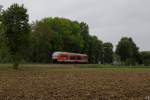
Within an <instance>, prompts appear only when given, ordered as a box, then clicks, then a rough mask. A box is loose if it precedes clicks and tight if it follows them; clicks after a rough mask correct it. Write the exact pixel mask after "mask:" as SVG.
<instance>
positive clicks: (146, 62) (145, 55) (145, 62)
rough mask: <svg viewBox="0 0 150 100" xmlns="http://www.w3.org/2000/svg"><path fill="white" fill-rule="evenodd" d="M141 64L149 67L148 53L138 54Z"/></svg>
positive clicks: (149, 52) (149, 54)
mask: <svg viewBox="0 0 150 100" xmlns="http://www.w3.org/2000/svg"><path fill="white" fill-rule="evenodd" d="M140 57H141V64H143V65H145V66H148V65H150V51H142V52H140Z"/></svg>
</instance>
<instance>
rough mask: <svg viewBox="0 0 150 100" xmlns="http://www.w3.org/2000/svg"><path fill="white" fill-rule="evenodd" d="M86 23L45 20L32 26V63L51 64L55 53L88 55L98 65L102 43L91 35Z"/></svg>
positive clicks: (56, 19)
mask: <svg viewBox="0 0 150 100" xmlns="http://www.w3.org/2000/svg"><path fill="white" fill-rule="evenodd" d="M88 30H89V28H88V25H87V24H86V23H83V22H81V23H79V22H77V21H71V20H69V19H65V18H58V17H55V18H51V17H50V18H44V19H43V20H41V21H37V22H35V23H33V24H32V33H31V41H32V42H31V50H30V51H32V52H31V55H30V58H31V60H30V61H33V62H42V63H48V62H50V58H51V54H52V53H53V52H55V51H66V52H77V53H86V54H88V55H89V61H90V63H98V62H99V61H100V60H101V55H102V41H100V40H98V39H97V37H96V36H90V35H89V31H88Z"/></svg>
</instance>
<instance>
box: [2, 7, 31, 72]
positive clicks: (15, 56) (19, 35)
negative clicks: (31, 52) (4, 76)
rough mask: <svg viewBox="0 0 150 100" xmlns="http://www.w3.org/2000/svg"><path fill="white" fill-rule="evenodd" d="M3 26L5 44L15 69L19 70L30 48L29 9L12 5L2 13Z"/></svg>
mask: <svg viewBox="0 0 150 100" xmlns="http://www.w3.org/2000/svg"><path fill="white" fill-rule="evenodd" d="M2 24H3V30H4V37H5V41H6V42H5V43H6V45H7V47H8V50H9V53H10V54H11V57H12V61H13V63H14V68H15V69H17V68H18V64H19V62H20V61H21V59H22V58H23V56H24V54H25V52H26V48H27V47H28V46H27V45H28V39H29V38H28V37H29V32H30V26H29V24H28V14H27V9H25V8H24V6H23V5H22V6H19V5H18V4H13V5H11V6H10V7H9V8H8V9H6V10H4V11H3V12H2Z"/></svg>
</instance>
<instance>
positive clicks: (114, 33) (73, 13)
mask: <svg viewBox="0 0 150 100" xmlns="http://www.w3.org/2000/svg"><path fill="white" fill-rule="evenodd" d="M13 3H19V4H24V5H25V7H26V8H27V9H28V13H29V15H30V22H31V21H35V20H40V19H42V18H44V17H49V16H50V17H56V16H59V17H65V18H69V19H71V20H77V21H80V22H81V21H84V22H86V23H87V24H88V25H89V27H90V34H91V35H96V36H98V38H99V39H100V40H102V41H104V42H107V41H110V42H112V43H113V44H114V46H116V44H117V43H118V41H119V40H120V38H121V37H123V36H128V37H129V36H130V37H132V38H133V40H134V41H135V43H136V44H137V45H138V47H140V50H144V51H148V50H149V51H150V0H0V5H3V6H4V8H7V7H8V6H10V5H11V4H13Z"/></svg>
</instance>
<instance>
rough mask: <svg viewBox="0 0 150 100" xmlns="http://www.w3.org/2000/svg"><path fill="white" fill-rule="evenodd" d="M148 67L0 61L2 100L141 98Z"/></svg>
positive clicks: (149, 77) (146, 90)
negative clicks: (18, 65)
mask: <svg viewBox="0 0 150 100" xmlns="http://www.w3.org/2000/svg"><path fill="white" fill-rule="evenodd" d="M149 83H150V69H149V68H143V67H138V66H135V67H132V68H125V67H121V66H120V67H119V66H111V65H75V64H74V65H50V64H25V65H21V66H20V69H19V70H17V71H16V70H13V69H12V67H11V64H3V65H2V64H1V65H0V99H2V100H50V99H52V100H93V99H94V100H127V99H128V100H129V99H133V100H145V99H147V98H149V97H150V84H149Z"/></svg>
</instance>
